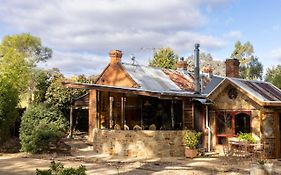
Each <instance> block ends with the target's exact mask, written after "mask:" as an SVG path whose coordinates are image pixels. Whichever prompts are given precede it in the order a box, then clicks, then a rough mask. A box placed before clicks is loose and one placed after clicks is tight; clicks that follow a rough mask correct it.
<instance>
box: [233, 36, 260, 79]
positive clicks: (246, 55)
mask: <svg viewBox="0 0 281 175" xmlns="http://www.w3.org/2000/svg"><path fill="white" fill-rule="evenodd" d="M253 54H254V47H253V45H252V44H251V43H250V42H249V41H247V42H246V43H244V44H241V42H240V41H237V42H236V43H235V46H234V50H233V52H232V54H231V56H230V57H231V58H236V59H238V60H239V61H240V76H241V77H242V78H245V79H250V80H255V79H262V74H263V65H262V64H261V62H259V60H258V57H256V56H254V55H253Z"/></svg>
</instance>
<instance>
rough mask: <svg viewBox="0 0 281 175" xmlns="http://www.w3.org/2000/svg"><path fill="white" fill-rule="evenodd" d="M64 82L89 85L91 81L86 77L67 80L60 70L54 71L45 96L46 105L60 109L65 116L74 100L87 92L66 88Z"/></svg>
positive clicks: (80, 76) (81, 76)
mask: <svg viewBox="0 0 281 175" xmlns="http://www.w3.org/2000/svg"><path fill="white" fill-rule="evenodd" d="M64 81H71V82H80V83H88V82H89V80H88V79H87V78H86V77H85V76H84V75H79V76H77V77H72V78H71V79H67V78H65V77H64V76H63V74H61V73H60V72H59V70H58V69H53V70H52V72H51V78H50V85H49V87H48V89H47V91H46V95H45V98H46V103H47V104H49V105H53V106H56V107H58V108H59V109H60V110H61V111H62V112H63V113H64V114H65V112H66V111H67V110H68V109H69V107H70V104H71V101H72V99H75V98H77V97H80V96H81V95H83V94H85V93H86V90H84V89H68V88H65V87H64V86H63V85H62V82H64ZM67 114H68V113H67ZM67 114H65V115H67Z"/></svg>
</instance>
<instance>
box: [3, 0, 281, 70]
mask: <svg viewBox="0 0 281 175" xmlns="http://www.w3.org/2000/svg"><path fill="white" fill-rule="evenodd" d="M0 4H1V5H0V12H1V13H0V38H1V40H2V38H3V37H4V36H5V35H12V34H21V33H30V34H32V35H34V36H37V37H40V38H41V40H42V43H43V45H44V46H47V47H49V48H51V49H52V50H53V57H52V58H51V59H50V60H48V61H47V62H45V63H41V64H40V65H39V67H43V68H46V69H48V68H54V67H55V68H59V69H60V71H61V72H62V73H64V74H65V75H66V76H72V75H79V74H85V75H97V74H99V73H101V71H102V70H103V69H104V68H105V67H106V65H107V64H108V63H109V56H108V53H109V51H110V50H115V49H117V50H121V51H122V52H123V57H122V61H124V62H130V61H131V60H130V58H131V56H134V57H135V59H136V61H137V63H139V64H142V65H147V64H148V62H149V60H150V59H151V58H152V57H153V53H154V51H155V50H157V49H159V48H163V47H170V48H172V49H173V50H174V51H175V52H176V53H177V54H178V55H179V56H180V57H188V56H190V55H191V54H192V53H193V49H194V44H195V43H200V50H201V51H203V52H207V53H210V54H211V55H212V56H213V58H214V59H217V60H222V61H223V60H225V59H227V58H229V56H230V55H231V52H232V50H233V48H234V44H235V42H236V41H238V40H240V41H241V42H242V43H244V42H246V41H250V42H251V43H252V45H253V46H254V51H255V53H254V55H255V56H257V57H258V58H259V60H260V61H261V63H262V64H263V65H264V67H265V69H266V68H268V67H271V66H276V65H278V64H281V20H280V17H281V11H280V7H281V0H271V1H263V0H255V1H249V0H141V1H140V0H48V1H46V0H24V1H23V0H0Z"/></svg>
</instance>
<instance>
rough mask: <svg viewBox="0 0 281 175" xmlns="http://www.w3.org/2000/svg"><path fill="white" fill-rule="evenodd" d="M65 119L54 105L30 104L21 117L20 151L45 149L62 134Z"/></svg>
mask: <svg viewBox="0 0 281 175" xmlns="http://www.w3.org/2000/svg"><path fill="white" fill-rule="evenodd" d="M65 130H66V121H65V120H64V118H63V117H62V114H61V113H60V112H59V110H58V109H57V108H55V107H48V106H46V105H42V104H41V105H37V106H32V107H30V108H28V109H27V111H26V112H25V113H24V115H23V117H22V122H21V127H20V140H21V145H22V148H21V150H22V151H25V152H31V153H38V152H43V151H47V150H49V149H50V147H51V146H56V143H57V142H58V141H59V140H60V139H61V138H62V137H63V136H64V132H65Z"/></svg>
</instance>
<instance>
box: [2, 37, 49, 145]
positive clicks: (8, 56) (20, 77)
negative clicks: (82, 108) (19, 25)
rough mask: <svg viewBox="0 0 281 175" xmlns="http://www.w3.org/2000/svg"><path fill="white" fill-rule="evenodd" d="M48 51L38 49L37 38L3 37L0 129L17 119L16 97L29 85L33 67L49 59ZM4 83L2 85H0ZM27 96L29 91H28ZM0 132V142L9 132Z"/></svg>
mask: <svg viewBox="0 0 281 175" xmlns="http://www.w3.org/2000/svg"><path fill="white" fill-rule="evenodd" d="M51 54H52V51H51V49H49V48H46V47H43V46H42V45H41V41H40V38H38V37H34V36H32V35H30V34H20V35H10V36H5V37H4V38H3V40H2V42H1V43H0V82H1V86H2V87H1V95H0V101H1V105H2V106H4V108H5V109H4V108H3V110H2V111H1V114H0V115H1V117H0V118H2V120H1V124H0V125H1V126H0V127H2V126H5V127H10V126H11V125H13V124H14V122H15V119H16V117H17V114H16V113H17V111H16V107H17V105H18V102H19V97H22V96H23V95H24V94H25V93H27V92H28V89H29V87H31V84H32V83H33V81H31V80H32V75H33V71H34V68H35V67H36V63H38V62H39V61H45V60H46V59H48V58H50V57H51ZM2 83H4V85H3V84H2ZM30 92H31V91H30ZM0 110H1V109H0ZM5 131H6V132H5V136H3V135H2V134H3V133H4V132H1V135H0V140H2V141H5V139H6V138H7V137H8V136H9V135H10V133H9V128H8V129H6V130H5Z"/></svg>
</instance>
